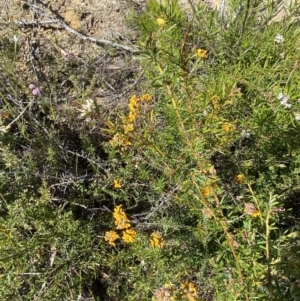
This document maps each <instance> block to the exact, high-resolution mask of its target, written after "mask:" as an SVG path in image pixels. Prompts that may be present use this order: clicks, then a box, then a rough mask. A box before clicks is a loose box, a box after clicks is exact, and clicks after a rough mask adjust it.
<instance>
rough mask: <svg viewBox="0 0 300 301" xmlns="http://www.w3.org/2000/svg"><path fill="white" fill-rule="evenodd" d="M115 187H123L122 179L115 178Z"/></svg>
mask: <svg viewBox="0 0 300 301" xmlns="http://www.w3.org/2000/svg"><path fill="white" fill-rule="evenodd" d="M114 188H115V189H120V188H122V185H121V183H120V181H119V180H118V179H115V180H114Z"/></svg>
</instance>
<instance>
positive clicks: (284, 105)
mask: <svg viewBox="0 0 300 301" xmlns="http://www.w3.org/2000/svg"><path fill="white" fill-rule="evenodd" d="M280 104H281V105H282V106H283V107H284V108H285V109H290V108H291V107H292V105H291V104H290V103H288V102H287V100H285V99H283V100H282V101H281V102H280Z"/></svg>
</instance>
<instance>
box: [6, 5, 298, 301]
mask: <svg viewBox="0 0 300 301" xmlns="http://www.w3.org/2000/svg"><path fill="white" fill-rule="evenodd" d="M200 2H201V1H200ZM222 3H223V2H222ZM224 3H225V4H224V5H225V6H226V5H227V4H226V3H227V2H226V1H225V2H224ZM246 4H247V5H240V3H238V1H232V3H231V5H230V8H228V9H226V10H225V11H220V12H216V11H215V10H213V9H212V8H211V7H210V6H208V5H206V4H205V3H202V2H201V3H199V5H198V6H197V7H196V6H195V7H193V9H192V11H189V12H188V13H186V12H184V11H183V10H182V9H181V8H180V7H179V6H178V4H177V2H176V1H165V2H164V4H163V3H160V2H158V1H154V0H150V1H147V4H146V6H145V7H143V8H142V9H140V11H139V15H138V16H135V17H134V18H133V19H134V22H135V23H134V26H135V28H136V30H138V31H139V37H138V39H139V42H138V44H139V51H137V52H135V54H134V55H135V58H138V59H139V62H140V63H141V66H140V67H141V70H142V73H141V74H139V75H138V78H136V79H135V80H136V81H135V82H134V84H132V82H131V80H132V78H131V76H128V74H129V73H128V69H127V68H125V69H126V70H125V71H124V70H119V69H118V72H120V74H121V75H122V76H120V78H117V79H118V80H117V79H115V78H114V80H112V82H117V83H118V84H116V85H114V86H113V85H112V84H111V82H110V81H109V80H110V77H111V69H108V70H104V69H103V68H104V67H103V66H104V65H106V64H104V65H103V64H102V63H99V62H100V61H101V62H102V61H103V60H104V59H105V58H103V57H102V56H101V59H100V57H97V58H95V59H93V58H85V57H84V56H83V55H80V57H77V56H75V57H74V56H73V55H72V53H69V55H67V56H66V55H64V54H63V58H57V57H55V56H48V55H45V56H41V58H40V61H39V64H40V66H41V68H32V69H31V68H29V69H30V70H29V71H28V70H27V72H29V74H27V75H26V76H25V75H24V74H22V72H16V71H17V70H18V66H19V65H18V64H17V63H20V62H19V60H20V59H19V56H18V55H21V53H18V48H16V49H15V47H14V46H15V44H12V45H10V44H9V43H10V42H9V40H8V41H7V42H5V41H4V40H2V38H0V43H1V45H0V46H1V47H0V54H1V70H3V78H2V81H0V87H1V89H0V90H1V93H0V95H1V99H0V101H1V108H0V140H1V141H0V142H1V148H0V164H1V171H2V173H0V178H1V181H0V188H1V202H0V225H1V226H0V238H1V244H0V253H1V255H2V257H3V258H4V259H3V260H1V263H0V269H1V272H2V274H3V276H2V277H1V281H0V297H1V300H36V299H43V300H75V299H76V300H81V299H82V300H128V301H131V300H157V301H170V300H179V301H194V300H197V301H200V300H204V301H212V300H214V301H223V300H246V301H250V300H287V301H296V300H298V296H299V291H300V290H299V285H298V283H299V279H300V268H299V258H300V256H299V251H298V250H299V246H298V245H299V225H298V220H299V210H298V207H299V206H298V205H299V204H298V200H299V187H300V170H299V162H300V152H299V148H300V142H299V138H298V136H299V130H300V123H299V121H300V102H299V99H300V95H299V82H300V79H299V77H300V75H299V72H298V67H299V66H298V65H299V51H298V48H297V47H298V44H299V41H300V35H299V28H298V25H297V24H296V23H295V20H296V19H297V11H298V10H299V5H296V6H295V9H294V10H291V15H290V16H286V18H285V19H284V20H282V21H281V22H277V23H273V22H271V20H272V17H273V16H274V15H276V14H277V13H278V11H277V6H276V5H272V4H275V3H270V5H269V6H268V7H267V4H266V3H265V2H264V1H248V2H247V3H246ZM225 8H227V7H225ZM14 28H15V27H13V29H14ZM14 30H15V29H14ZM13 34H15V32H14V33H13ZM20 37H21V35H20ZM20 39H21V38H20ZM13 43H14V42H13ZM19 44H20V45H21V43H19V42H18V45H19ZM12 46H13V47H12ZM9 49H13V51H12V54H11V53H7V51H8V50H9ZM121 54H122V59H123V58H124V57H125V60H127V59H128V62H129V61H130V59H131V54H130V55H128V56H127V54H124V53H123V51H122V53H121ZM115 55H117V54H115ZM49 57H51V58H53V59H51V60H49ZM46 58H47V59H46ZM114 59H115V58H114ZM31 63H32V64H34V62H31ZM99 64H100V65H101V66H100V67H101V68H102V69H101V68H100V67H99ZM135 64H136V61H135ZM43 65H44V66H43ZM108 65H110V64H108ZM42 66H43V68H42ZM99 68H100V70H99ZM128 68H129V67H128ZM134 68H136V67H134ZM25 69H26V68H25ZM32 70H33V71H32ZM45 70H46V71H47V72H46V71H45ZM139 70H140V69H139ZM43 72H44V73H45V72H46V73H45V74H40V73H43ZM122 72H123V73H122ZM117 74H118V73H115V74H114V76H115V77H117ZM28 78H36V82H38V83H39V84H40V86H39V87H38V86H36V85H34V84H30V85H29V90H28ZM125 79H126V80H125ZM141 79H142V80H141ZM123 82H127V83H128V82H130V83H131V84H130V89H124V88H125V87H124V86H123ZM41 87H43V88H41ZM107 87H109V89H108V88H107ZM106 88H107V90H106V91H105V92H107V93H108V91H110V93H111V94H109V93H108V94H106V93H103V94H102V93H100V92H101V91H102V90H105V89H106ZM126 88H128V87H126ZM99 91H100V92H99ZM143 91H146V92H143ZM29 92H30V93H29ZM99 95H101V97H100V96H99ZM103 95H110V96H107V97H106V96H105V97H102V96H103ZM33 96H35V97H33ZM37 97H38V98H37ZM123 97H124V98H123ZM103 98H108V99H106V100H103ZM119 98H122V99H121V100H122V101H120V103H119V102H117V101H116V99H119ZM37 99H38V101H37ZM124 103H125V105H124ZM116 204H117V205H116ZM12 279H13V281H12Z"/></svg>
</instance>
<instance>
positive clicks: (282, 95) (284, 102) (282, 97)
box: [277, 92, 292, 109]
mask: <svg viewBox="0 0 300 301" xmlns="http://www.w3.org/2000/svg"><path fill="white" fill-rule="evenodd" d="M277 99H278V100H280V104H281V105H282V106H283V107H284V108H285V109H290V108H291V107H292V105H291V104H290V103H289V100H290V97H289V96H288V95H287V94H285V93H282V92H280V93H279V94H278V95H277Z"/></svg>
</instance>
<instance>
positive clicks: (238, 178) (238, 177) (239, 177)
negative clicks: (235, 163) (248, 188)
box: [234, 174, 245, 184]
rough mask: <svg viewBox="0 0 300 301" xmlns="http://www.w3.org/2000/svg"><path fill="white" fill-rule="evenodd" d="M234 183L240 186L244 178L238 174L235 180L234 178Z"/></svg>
mask: <svg viewBox="0 0 300 301" xmlns="http://www.w3.org/2000/svg"><path fill="white" fill-rule="evenodd" d="M234 180H235V182H237V183H239V184H241V183H243V182H244V180H245V177H244V175H243V174H238V175H237V176H236V177H235V178H234Z"/></svg>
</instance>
